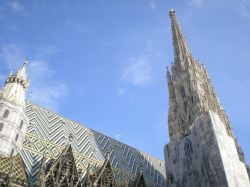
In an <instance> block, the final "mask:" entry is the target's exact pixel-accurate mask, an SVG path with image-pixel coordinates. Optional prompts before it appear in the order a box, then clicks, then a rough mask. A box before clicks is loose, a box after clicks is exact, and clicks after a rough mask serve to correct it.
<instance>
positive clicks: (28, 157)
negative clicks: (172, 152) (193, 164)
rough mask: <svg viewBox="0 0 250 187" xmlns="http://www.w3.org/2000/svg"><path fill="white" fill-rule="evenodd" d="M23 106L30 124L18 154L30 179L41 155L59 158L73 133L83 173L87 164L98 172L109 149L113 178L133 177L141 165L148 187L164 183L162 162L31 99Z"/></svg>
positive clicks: (76, 157)
mask: <svg viewBox="0 0 250 187" xmlns="http://www.w3.org/2000/svg"><path fill="white" fill-rule="evenodd" d="M26 105H27V107H26V112H27V115H28V117H29V120H30V125H29V127H28V131H27V132H28V133H27V135H26V139H25V142H24V149H23V151H22V152H21V156H22V158H23V160H24V162H25V164H26V166H27V172H28V173H29V177H30V180H31V181H35V180H36V177H37V174H38V172H39V169H40V161H41V159H42V156H43V154H45V155H46V156H47V157H48V158H55V157H58V155H59V154H60V153H61V152H62V150H63V149H64V148H65V146H66V145H67V144H68V143H69V141H68V137H69V135H70V134H72V135H73V137H74V138H73V140H72V142H71V145H72V148H73V152H74V157H75V161H76V166H77V168H78V169H81V170H82V171H83V172H86V170H87V166H88V163H89V164H90V166H91V169H92V170H93V171H97V169H98V168H100V167H101V166H102V164H103V162H104V160H105V155H106V153H107V151H110V162H111V165H112V166H113V167H114V169H113V170H114V172H115V178H116V180H118V181H123V180H126V179H129V178H131V179H132V178H134V177H135V175H136V173H137V169H138V167H139V165H140V164H142V165H143V168H144V174H145V179H146V181H147V183H148V184H149V185H150V186H165V184H166V179H165V166H164V162H163V161H161V160H159V159H156V158H154V157H152V156H150V155H147V154H145V153H142V152H140V151H138V150H137V149H135V148H133V147H130V146H128V145H126V144H124V143H121V142H119V141H117V140H114V139H112V138H110V137H107V136H105V135H103V134H101V133H99V132H96V131H94V130H92V129H89V128H87V127H85V126H84V125H81V124H78V123H76V122H73V121H71V120H69V119H66V118H64V117H62V116H60V115H58V114H56V113H54V112H51V111H49V110H47V109H44V108H42V107H40V106H38V105H35V104H33V103H30V102H27V104H26Z"/></svg>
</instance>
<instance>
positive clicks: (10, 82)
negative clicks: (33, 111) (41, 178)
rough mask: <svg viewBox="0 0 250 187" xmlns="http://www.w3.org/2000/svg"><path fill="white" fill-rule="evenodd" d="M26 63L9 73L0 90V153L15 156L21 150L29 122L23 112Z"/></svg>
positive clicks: (26, 83) (26, 86)
mask: <svg viewBox="0 0 250 187" xmlns="http://www.w3.org/2000/svg"><path fill="white" fill-rule="evenodd" d="M25 68H26V63H24V65H23V66H22V67H21V68H20V69H19V71H18V72H17V73H16V74H10V75H9V77H8V79H7V80H6V82H5V85H4V87H3V89H2V90H1V91H0V154H1V155H4V156H6V157H12V156H15V155H16V154H17V153H18V152H20V151H21V150H22V147H23V141H24V138H25V134H26V131H27V126H28V124H29V120H28V117H27V116H26V112H25V91H26V89H27V88H28V81H27V75H26V70H25Z"/></svg>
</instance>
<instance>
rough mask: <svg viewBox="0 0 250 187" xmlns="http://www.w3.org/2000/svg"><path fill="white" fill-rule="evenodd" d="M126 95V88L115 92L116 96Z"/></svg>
mask: <svg viewBox="0 0 250 187" xmlns="http://www.w3.org/2000/svg"><path fill="white" fill-rule="evenodd" d="M126 93H127V88H119V89H118V90H117V95H118V96H121V95H125V94H126Z"/></svg>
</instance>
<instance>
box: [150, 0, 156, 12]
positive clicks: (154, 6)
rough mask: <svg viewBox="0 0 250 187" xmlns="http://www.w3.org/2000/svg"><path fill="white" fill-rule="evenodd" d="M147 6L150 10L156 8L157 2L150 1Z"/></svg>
mask: <svg viewBox="0 0 250 187" xmlns="http://www.w3.org/2000/svg"><path fill="white" fill-rule="evenodd" d="M149 6H150V8H151V9H152V10H155V9H156V8H157V4H156V2H155V1H150V2H149Z"/></svg>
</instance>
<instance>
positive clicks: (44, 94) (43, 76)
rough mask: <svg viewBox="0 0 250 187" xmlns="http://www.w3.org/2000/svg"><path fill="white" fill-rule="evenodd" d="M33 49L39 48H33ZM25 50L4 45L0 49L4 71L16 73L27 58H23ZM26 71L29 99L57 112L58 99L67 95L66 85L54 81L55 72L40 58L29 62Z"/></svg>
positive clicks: (15, 46)
mask: <svg viewBox="0 0 250 187" xmlns="http://www.w3.org/2000/svg"><path fill="white" fill-rule="evenodd" d="M45 48H47V47H45ZM29 49H30V48H29ZM34 49H40V48H35V47H34ZM41 49H42V48H41ZM26 50H27V48H26V47H24V46H18V45H15V44H10V45H4V46H2V47H1V48H0V60H1V61H2V64H3V65H4V66H5V68H6V69H8V70H9V71H10V70H14V71H16V70H17V69H18V68H19V67H20V66H21V64H22V63H23V61H24V60H25V58H26V57H27V56H25V53H26ZM38 51H39V52H40V51H41V50H38ZM45 54H46V55H48V54H49V53H45ZM27 71H28V77H29V79H30V80H31V82H30V88H29V91H28V92H31V93H30V94H29V93H28V94H27V95H31V96H30V99H31V100H32V101H33V102H35V103H37V104H40V105H43V106H45V107H48V108H50V109H53V110H58V107H59V104H60V99H61V98H62V97H63V96H65V95H66V94H67V85H66V84H65V83H63V82H58V81H55V80H54V74H55V70H54V69H52V68H51V66H50V65H49V63H48V62H47V61H45V60H41V57H40V59H37V58H34V59H31V60H29V65H28V68H27ZM6 76H7V75H6Z"/></svg>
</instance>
